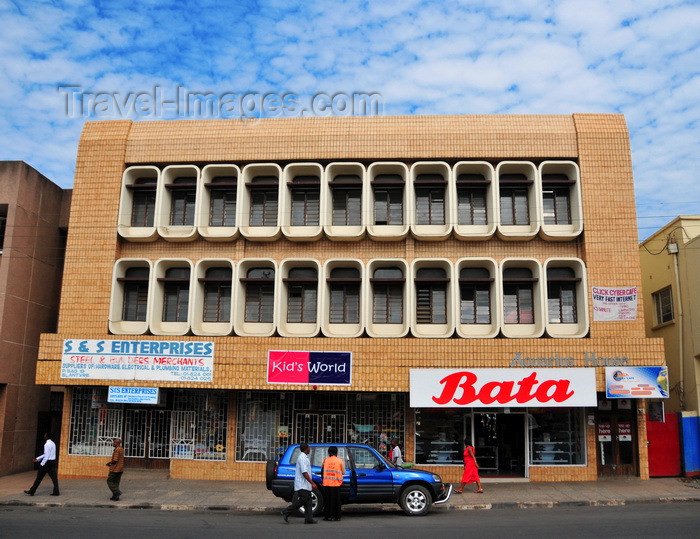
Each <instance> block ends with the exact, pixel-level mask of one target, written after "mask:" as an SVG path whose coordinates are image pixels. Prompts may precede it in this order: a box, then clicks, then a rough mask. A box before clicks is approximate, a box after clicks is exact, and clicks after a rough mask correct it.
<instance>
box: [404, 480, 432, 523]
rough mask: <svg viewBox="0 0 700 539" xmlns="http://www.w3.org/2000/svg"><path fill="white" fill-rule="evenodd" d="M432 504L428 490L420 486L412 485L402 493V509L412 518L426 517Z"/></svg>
mask: <svg viewBox="0 0 700 539" xmlns="http://www.w3.org/2000/svg"><path fill="white" fill-rule="evenodd" d="M432 503H433V502H432V499H431V497H430V493H429V492H428V489H427V488H425V487H422V486H420V485H410V486H408V487H406V488H405V489H404V491H403V492H402V493H401V507H402V508H403V510H404V513H406V514H407V515H408V516H411V517H419V516H422V515H425V514H426V513H427V512H428V511H429V510H430V505H431V504H432Z"/></svg>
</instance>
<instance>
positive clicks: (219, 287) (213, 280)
mask: <svg viewBox="0 0 700 539" xmlns="http://www.w3.org/2000/svg"><path fill="white" fill-rule="evenodd" d="M231 278H232V270H231V268H209V269H208V270H207V271H206V273H205V276H204V278H200V279H199V282H201V283H203V284H204V313H203V314H204V315H203V317H202V319H203V320H204V322H229V321H230V320H231Z"/></svg>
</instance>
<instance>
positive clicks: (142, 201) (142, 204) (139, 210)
mask: <svg viewBox="0 0 700 539" xmlns="http://www.w3.org/2000/svg"><path fill="white" fill-rule="evenodd" d="M157 186H158V184H157V183H156V179H155V178H137V179H136V180H135V181H134V183H132V184H130V185H127V186H126V187H127V189H129V190H131V191H132V203H131V226H134V227H150V226H153V218H154V216H155V211H156V188H157Z"/></svg>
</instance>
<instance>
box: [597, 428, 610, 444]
mask: <svg viewBox="0 0 700 539" xmlns="http://www.w3.org/2000/svg"><path fill="white" fill-rule="evenodd" d="M598 441H599V442H611V441H612V427H611V425H610V423H598Z"/></svg>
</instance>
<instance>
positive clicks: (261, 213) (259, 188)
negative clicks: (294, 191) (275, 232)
mask: <svg viewBox="0 0 700 539" xmlns="http://www.w3.org/2000/svg"><path fill="white" fill-rule="evenodd" d="M248 188H249V189H250V226H277V205H278V198H279V196H278V180H277V177H276V176H256V177H255V178H253V179H252V181H251V182H250V183H248Z"/></svg>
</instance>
